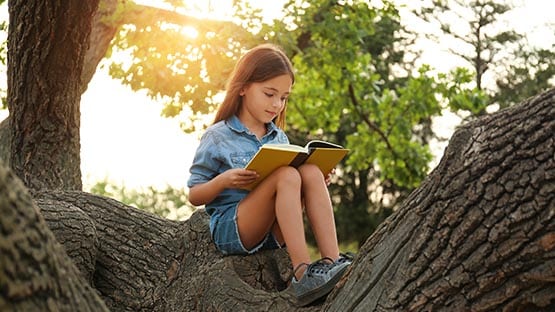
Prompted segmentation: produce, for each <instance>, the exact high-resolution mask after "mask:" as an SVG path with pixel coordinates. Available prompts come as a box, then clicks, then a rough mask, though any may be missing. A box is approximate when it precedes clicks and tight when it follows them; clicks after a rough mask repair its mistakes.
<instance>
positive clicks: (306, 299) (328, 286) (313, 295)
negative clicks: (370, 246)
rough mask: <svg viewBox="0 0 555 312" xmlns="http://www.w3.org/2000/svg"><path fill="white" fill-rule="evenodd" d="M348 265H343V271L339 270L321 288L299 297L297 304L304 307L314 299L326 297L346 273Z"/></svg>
mask: <svg viewBox="0 0 555 312" xmlns="http://www.w3.org/2000/svg"><path fill="white" fill-rule="evenodd" d="M348 267H349V266H348V265H346V266H345V267H343V269H341V271H339V272H337V274H335V275H334V276H333V277H332V278H331V279H330V280H329V281H328V282H327V283H325V284H324V285H322V286H320V287H319V288H316V289H313V290H311V291H309V292H307V293H306V294H304V295H302V296H300V297H298V298H297V306H298V307H304V306H306V305H309V304H311V303H313V302H314V301H316V300H318V299H320V298H322V297H324V296H325V295H327V294H329V293H330V292H331V291H332V290H333V288H334V287H335V285H336V284H337V282H339V280H340V279H341V277H342V276H343V274H344V273H345V271H346V270H347V268H348Z"/></svg>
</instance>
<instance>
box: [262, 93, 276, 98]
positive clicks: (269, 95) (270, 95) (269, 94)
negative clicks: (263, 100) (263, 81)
mask: <svg viewBox="0 0 555 312" xmlns="http://www.w3.org/2000/svg"><path fill="white" fill-rule="evenodd" d="M264 94H266V96H267V97H272V96H274V95H273V94H271V93H266V92H264Z"/></svg>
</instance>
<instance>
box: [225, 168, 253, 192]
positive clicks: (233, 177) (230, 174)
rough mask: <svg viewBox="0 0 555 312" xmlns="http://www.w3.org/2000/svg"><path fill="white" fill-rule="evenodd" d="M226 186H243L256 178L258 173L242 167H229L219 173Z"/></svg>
mask: <svg viewBox="0 0 555 312" xmlns="http://www.w3.org/2000/svg"><path fill="white" fill-rule="evenodd" d="M220 175H221V176H222V177H221V178H222V179H223V180H224V181H225V185H226V187H228V188H243V187H245V186H247V185H249V184H251V183H253V182H254V181H256V179H258V173H256V171H253V170H246V169H243V168H236V169H229V170H227V171H225V172H223V173H221V174H220Z"/></svg>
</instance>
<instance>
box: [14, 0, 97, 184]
mask: <svg viewBox="0 0 555 312" xmlns="http://www.w3.org/2000/svg"><path fill="white" fill-rule="evenodd" d="M97 6H98V0H95V1H85V2H83V1H76V0H72V1H21V0H10V1H9V11H10V12H9V13H10V21H9V25H10V27H9V30H8V109H9V110H10V116H11V117H10V118H11V119H12V120H11V132H10V135H11V151H12V152H11V153H10V161H9V162H10V165H11V167H12V168H13V170H14V172H15V173H16V174H17V175H18V176H19V177H20V178H21V179H22V180H23V182H24V183H25V185H26V186H27V187H29V188H30V189H37V190H38V189H73V190H80V189H81V170H80V165H81V163H80V136H79V125H80V117H81V116H80V111H79V101H80V96H81V93H80V88H81V72H82V69H83V59H84V56H85V53H86V52H87V49H88V42H89V41H88V39H89V34H90V29H91V21H92V17H93V14H94V12H95V11H96V8H97ZM45 168H49V170H44V169H45Z"/></svg>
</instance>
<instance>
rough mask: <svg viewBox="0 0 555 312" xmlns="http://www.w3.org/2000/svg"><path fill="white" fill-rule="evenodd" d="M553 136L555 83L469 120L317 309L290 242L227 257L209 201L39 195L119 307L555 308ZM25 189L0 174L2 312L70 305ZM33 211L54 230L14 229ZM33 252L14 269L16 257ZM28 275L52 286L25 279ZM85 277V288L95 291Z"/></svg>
mask: <svg viewBox="0 0 555 312" xmlns="http://www.w3.org/2000/svg"><path fill="white" fill-rule="evenodd" d="M554 133H555V89H553V90H551V91H549V92H546V93H544V94H542V95H539V96H538V97H535V98H533V99H531V100H529V101H526V102H525V103H522V104H521V105H519V106H517V107H514V108H511V109H507V110H504V111H502V112H499V113H496V114H493V115H491V116H484V117H482V118H481V119H479V120H477V121H475V122H473V123H471V124H468V125H466V126H463V127H461V128H460V129H458V130H457V131H456V133H455V135H454V136H453V138H452V140H451V142H450V144H449V147H448V148H447V150H446V153H445V156H444V157H443V159H442V161H441V162H440V164H439V165H438V167H437V168H436V169H435V170H434V171H433V172H432V173H431V174H430V176H429V177H428V179H426V180H425V181H424V182H423V184H422V185H421V186H420V187H419V188H418V189H416V190H415V191H414V192H413V193H412V194H411V196H409V198H408V199H407V200H406V202H405V203H404V204H403V205H402V207H401V208H400V210H399V211H397V212H395V213H394V214H393V215H391V216H390V217H389V218H388V219H387V220H386V221H385V222H384V223H383V224H382V225H381V226H380V227H379V228H378V230H377V231H376V232H375V233H374V234H373V235H372V236H371V237H370V238H369V239H368V240H367V241H366V243H365V244H364V245H363V247H362V248H361V250H360V252H359V255H358V256H357V258H356V259H355V262H354V263H353V265H352V268H351V269H350V271H349V272H348V273H347V274H346V276H345V277H344V278H343V279H342V281H341V282H340V283H339V285H338V286H337V287H336V289H335V290H334V291H333V292H332V293H331V294H330V296H328V298H327V300H326V302H325V303H323V304H322V302H319V303H317V304H316V305H314V306H311V307H307V308H296V307H294V306H293V305H292V303H293V301H292V299H291V297H290V295H289V294H288V292H287V291H285V290H284V289H285V288H286V281H287V280H288V276H289V274H290V271H291V270H290V263H289V261H288V258H287V256H286V254H285V251H284V250H276V251H267V252H263V253H259V254H257V255H254V256H247V257H239V256H231V257H222V256H221V255H220V254H219V253H218V252H217V251H216V250H215V248H214V247H213V245H212V243H211V240H210V236H209V232H208V217H207V216H206V214H205V213H204V211H203V210H199V211H197V212H196V213H195V214H193V216H192V217H191V219H189V220H187V221H183V222H175V221H170V220H165V219H162V218H160V217H157V216H154V215H152V214H149V213H146V212H143V211H140V210H138V209H135V208H132V207H129V206H125V205H123V204H121V203H119V202H117V201H114V200H111V199H108V198H103V197H99V196H94V195H91V194H87V193H83V192H77V191H48V192H43V193H37V194H36V195H35V199H36V203H37V204H38V205H39V207H40V208H41V213H42V215H44V216H45V219H46V220H47V222H48V223H49V225H50V227H51V228H52V229H53V230H54V233H55V234H56V237H57V239H58V241H61V242H64V246H65V247H66V250H67V251H68V253H69V254H70V256H71V257H72V259H73V261H74V262H75V263H77V264H78V265H79V268H80V269H81V274H82V275H83V276H85V277H86V278H88V279H89V280H90V281H91V282H92V284H93V285H94V287H95V288H96V290H97V291H98V292H99V294H100V296H101V298H102V299H103V300H104V302H105V303H106V305H107V306H108V308H109V309H111V310H113V311H236V310H238V311H319V310H325V311H553V309H555V157H554V155H555V135H554ZM1 170H2V169H0V172H2V171H1ZM14 184H15V181H13V179H12V180H6V179H0V200H1V201H0V203H1V204H0V208H1V209H2V212H1V213H2V219H1V221H0V226H1V228H0V235H1V236H0V242H1V243H2V244H0V248H1V249H2V252H1V253H0V260H1V261H0V263H1V264H2V266H1V267H0V276H8V277H10V279H8V280H7V281H6V282H4V280H5V279H4V278H3V279H0V283H1V282H3V283H6V284H5V285H0V294H1V296H0V310H2V311H3V310H4V308H5V307H6V308H7V309H8V310H9V309H10V308H13V307H14V306H15V305H16V304H23V303H27V302H36V301H40V300H43V301H47V302H48V304H50V305H52V306H53V307H55V306H56V305H61V304H64V303H65V302H61V299H59V297H56V294H57V293H56V292H47V293H46V294H45V293H44V292H43V290H44V288H43V287H39V286H32V285H49V286H50V285H56V282H58V283H60V279H61V277H59V276H55V275H52V276H48V275H44V274H42V273H41V272H42V271H44V268H45V267H48V266H46V264H43V263H47V264H49V265H52V266H56V267H58V266H61V265H62V264H63V263H66V262H68V261H67V258H66V257H65V253H64V252H59V251H56V250H54V249H48V248H47V249H46V250H45V251H44V254H45V255H46V256H40V255H42V253H37V252H32V251H33V248H38V247H40V246H45V245H46V246H50V244H53V243H52V242H51V240H49V239H48V238H49V237H50V236H49V235H50V234H48V233H49V231H48V229H47V228H46V225H45V224H44V223H42V222H40V219H41V216H40V215H39V213H38V211H37V210H33V209H27V210H22V209H24V208H25V207H29V206H32V205H33V204H32V203H29V200H26V199H25V197H21V196H20V197H19V198H18V197H14V195H13V194H12V193H13V192H10V191H11V190H12V189H14V190H15V189H17V188H14ZM7 190H10V191H7ZM19 193H21V192H19V191H18V194H19ZM22 201H23V203H22ZM6 203H7V204H6ZM5 206H7V208H6V207H5ZM61 209H63V212H61ZM5 216H8V218H6V217H5ZM14 216H17V217H18V218H19V219H20V221H17V222H13V221H12V220H11V219H10V218H12V219H13V218H14ZM4 220H6V221H4ZM33 220H39V221H35V224H37V225H36V226H34V228H37V229H39V230H40V231H41V233H43V232H44V233H46V234H42V235H35V234H33V232H30V231H26V229H28V228H29V227H28V226H20V227H17V228H14V227H13V224H22V225H25V224H29V223H31V222H32V221H33ZM10 226H11V227H10ZM85 229H88V230H87V231H85ZM77 233H79V235H76V234H77ZM15 238H17V239H18V242H26V241H27V242H29V243H27V244H25V243H12V242H14V241H15ZM21 255H25V256H21ZM31 257H34V258H33V259H34V262H32V263H29V264H28V265H27V266H26V267H25V268H26V270H25V271H16V272H14V267H15V268H16V269H17V268H21V267H18V266H15V264H14V263H16V261H15V260H16V259H27V258H31ZM52 259H59V260H60V261H59V262H60V263H57V262H56V263H51V261H52ZM58 270H62V269H59V267H58ZM64 270H65V269H64ZM69 270H70V271H71V269H69ZM56 272H58V271H56ZM71 272H73V271H71ZM71 272H70V273H71ZM41 274H42V275H41ZM29 276H44V277H45V278H46V277H47V278H48V279H46V280H48V282H44V284H34V283H27V284H23V286H21V287H19V286H20V285H21V283H20V284H14V283H17V281H18V280H19V279H22V278H23V279H24V278H28V277H29ZM79 278H80V277H79ZM66 279H67V278H66V277H64V278H63V280H64V281H65V280H66ZM76 279H77V278H75V280H76ZM72 280H73V279H72ZM80 281H81V283H79V285H80V286H82V288H75V291H76V292H79V294H80V296H92V295H90V292H89V291H88V288H87V287H86V285H84V283H86V279H80ZM44 287H46V286H44ZM76 287H77V286H76ZM14 289H16V290H18V291H19V292H18V293H19V295H18V296H14V291H12V290H14ZM72 289H74V288H72ZM70 297H71V296H70ZM64 298H65V297H64ZM71 298H73V297H71ZM87 304H89V303H82V305H81V309H85V308H86V307H87ZM95 304H96V303H95ZM89 307H90V308H91V310H92V309H94V308H96V307H97V305H94V306H89Z"/></svg>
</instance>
